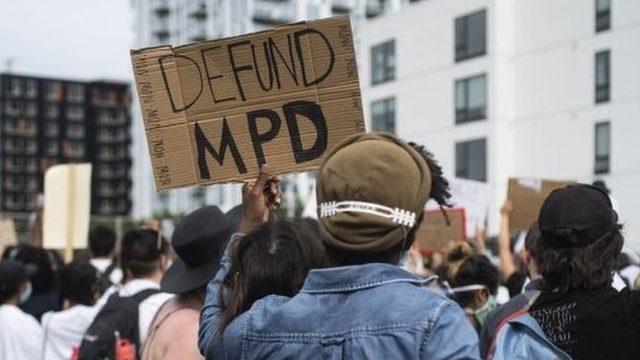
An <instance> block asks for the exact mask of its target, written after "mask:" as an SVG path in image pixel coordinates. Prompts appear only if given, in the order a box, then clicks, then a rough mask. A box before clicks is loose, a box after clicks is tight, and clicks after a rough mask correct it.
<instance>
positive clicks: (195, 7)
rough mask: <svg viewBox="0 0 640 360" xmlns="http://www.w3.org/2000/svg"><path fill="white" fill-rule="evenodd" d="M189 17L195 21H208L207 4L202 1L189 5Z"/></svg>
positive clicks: (192, 2)
mask: <svg viewBox="0 0 640 360" xmlns="http://www.w3.org/2000/svg"><path fill="white" fill-rule="evenodd" d="M187 9H188V10H187V11H188V13H189V16H190V17H191V18H193V19H196V20H199V21H204V20H206V19H207V4H206V3H205V2H204V1H202V0H197V1H193V0H192V1H190V2H189V5H188V8H187Z"/></svg>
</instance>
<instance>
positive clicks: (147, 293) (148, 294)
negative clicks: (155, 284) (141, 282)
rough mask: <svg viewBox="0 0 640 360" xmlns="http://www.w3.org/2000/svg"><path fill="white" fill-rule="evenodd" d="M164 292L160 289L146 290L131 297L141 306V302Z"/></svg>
mask: <svg viewBox="0 0 640 360" xmlns="http://www.w3.org/2000/svg"><path fill="white" fill-rule="evenodd" d="M161 292H162V291H160V289H144V290H142V291H139V292H137V293H136V294H134V295H132V296H131V297H132V298H133V299H134V300H135V301H136V302H137V303H138V304H140V303H141V302H143V301H145V300H147V299H148V298H149V297H151V296H153V295H155V294H159V293H161Z"/></svg>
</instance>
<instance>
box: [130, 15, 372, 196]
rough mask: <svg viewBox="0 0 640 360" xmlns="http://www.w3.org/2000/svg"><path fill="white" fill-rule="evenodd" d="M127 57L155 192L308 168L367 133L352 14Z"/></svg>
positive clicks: (148, 50)
mask: <svg viewBox="0 0 640 360" xmlns="http://www.w3.org/2000/svg"><path fill="white" fill-rule="evenodd" d="M131 58H132V63H133V70H134V75H135V80H136V86H137V90H138V97H139V99H140V107H141V110H142V117H143V120H144V126H145V131H146V136H147V142H148V145H149V152H150V155H151V162H152V166H153V172H154V176H155V180H156V188H157V189H158V190H166V189H172V188H178V187H184V186H189V185H194V184H201V185H202V184H213V183H222V182H232V181H239V180H244V179H249V178H255V177H256V176H257V173H258V170H259V167H260V165H262V164H263V163H265V162H267V163H269V166H270V169H271V171H272V173H274V174H282V173H288V172H296V171H303V170H309V169H313V168H315V167H317V165H318V164H319V162H320V161H321V159H322V157H323V155H324V154H325V153H326V151H327V150H329V149H331V147H333V146H334V145H335V144H336V143H337V142H339V141H340V140H342V139H344V138H345V137H347V136H349V135H352V134H354V133H358V132H362V131H364V120H363V114H362V103H361V99H360V88H359V84H358V70H357V66H356V59H355V54H354V50H353V38H352V34H351V25H350V23H349V18H348V17H338V18H331V19H324V20H317V21H310V22H301V23H296V24H290V25H286V26H282V27H278V28H275V29H272V30H267V31H262V32H258V33H255V34H250V35H243V36H238V37H233V38H227V39H221V40H215V41H207V42H199V43H194V44H189V45H185V46H180V47H176V48H173V47H171V46H159V47H153V48H147V49H142V50H133V51H132V52H131Z"/></svg>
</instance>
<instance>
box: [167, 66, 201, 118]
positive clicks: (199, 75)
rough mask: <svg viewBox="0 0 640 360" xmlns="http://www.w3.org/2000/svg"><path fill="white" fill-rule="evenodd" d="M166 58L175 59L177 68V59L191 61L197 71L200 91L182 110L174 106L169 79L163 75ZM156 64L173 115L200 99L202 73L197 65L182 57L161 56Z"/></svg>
mask: <svg viewBox="0 0 640 360" xmlns="http://www.w3.org/2000/svg"><path fill="white" fill-rule="evenodd" d="M167 58H175V62H176V66H177V62H178V59H185V60H188V61H191V62H192V63H193V65H195V67H196V69H197V70H198V79H200V90H198V95H196V97H195V98H194V99H193V100H192V101H191V102H190V103H189V104H187V105H185V106H184V107H183V108H178V106H177V105H176V102H175V101H174V100H173V95H172V94H171V88H170V87H169V79H167V74H166V73H165V70H164V60H165V59H167ZM158 62H159V63H160V72H161V73H162V80H163V81H164V87H165V90H167V94H169V100H171V109H172V110H173V112H174V113H178V112H181V111H184V110H187V109H188V108H190V107H191V106H192V105H193V104H194V103H195V102H196V101H197V100H198V98H199V97H200V94H202V72H201V71H200V66H198V63H197V62H195V60H193V59H192V58H190V57H188V56H184V55H166V56H162V57H160V58H159V59H158Z"/></svg>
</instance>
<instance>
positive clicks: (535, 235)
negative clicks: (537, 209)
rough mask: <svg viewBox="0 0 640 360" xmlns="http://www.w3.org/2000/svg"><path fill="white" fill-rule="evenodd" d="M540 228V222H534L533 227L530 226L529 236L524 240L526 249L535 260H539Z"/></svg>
mask: <svg viewBox="0 0 640 360" xmlns="http://www.w3.org/2000/svg"><path fill="white" fill-rule="evenodd" d="M540 236H541V235H540V228H539V227H538V221H534V222H533V224H531V226H529V230H528V231H527V235H526V236H525V238H524V248H525V249H526V250H527V251H528V252H529V255H531V257H532V258H533V259H534V260H535V259H537V258H538V256H539V254H538V252H537V251H538V249H539V247H538V243H539V242H540Z"/></svg>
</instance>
